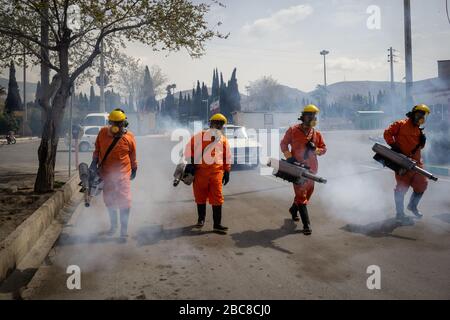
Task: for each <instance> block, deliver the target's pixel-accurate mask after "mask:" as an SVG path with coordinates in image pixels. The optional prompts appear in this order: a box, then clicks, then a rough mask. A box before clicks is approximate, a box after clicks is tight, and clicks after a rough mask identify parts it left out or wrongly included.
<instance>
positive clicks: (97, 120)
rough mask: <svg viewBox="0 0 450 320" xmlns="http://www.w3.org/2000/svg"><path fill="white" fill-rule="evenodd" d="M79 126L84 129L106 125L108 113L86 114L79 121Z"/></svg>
mask: <svg viewBox="0 0 450 320" xmlns="http://www.w3.org/2000/svg"><path fill="white" fill-rule="evenodd" d="M81 125H82V126H84V127H94V126H95V127H98V126H101V127H103V126H106V125H108V113H106V112H105V113H88V114H87V115H86V117H84V119H83V121H81Z"/></svg>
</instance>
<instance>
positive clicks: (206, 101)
mask: <svg viewBox="0 0 450 320" xmlns="http://www.w3.org/2000/svg"><path fill="white" fill-rule="evenodd" d="M202 102H204V103H205V105H206V122H208V115H209V112H208V100H206V99H204V100H202Z"/></svg>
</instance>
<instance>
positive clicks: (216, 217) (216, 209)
mask: <svg viewBox="0 0 450 320" xmlns="http://www.w3.org/2000/svg"><path fill="white" fill-rule="evenodd" d="M212 209H213V221H214V231H217V232H220V233H226V232H227V230H228V228H227V227H224V226H223V225H222V224H221V223H222V206H212Z"/></svg>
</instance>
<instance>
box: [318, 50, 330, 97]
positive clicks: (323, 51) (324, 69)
mask: <svg viewBox="0 0 450 320" xmlns="http://www.w3.org/2000/svg"><path fill="white" fill-rule="evenodd" d="M329 53H330V51H327V50H322V51H320V55H322V56H323V84H324V86H325V88H326V87H327V64H326V60H325V57H326V55H327V54H329Z"/></svg>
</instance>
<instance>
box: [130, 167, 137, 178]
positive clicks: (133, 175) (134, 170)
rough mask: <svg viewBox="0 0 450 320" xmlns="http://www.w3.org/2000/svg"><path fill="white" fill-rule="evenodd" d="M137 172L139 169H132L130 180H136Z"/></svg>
mask: <svg viewBox="0 0 450 320" xmlns="http://www.w3.org/2000/svg"><path fill="white" fill-rule="evenodd" d="M136 171H137V168H134V169H131V176H130V180H134V179H135V178H136Z"/></svg>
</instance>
